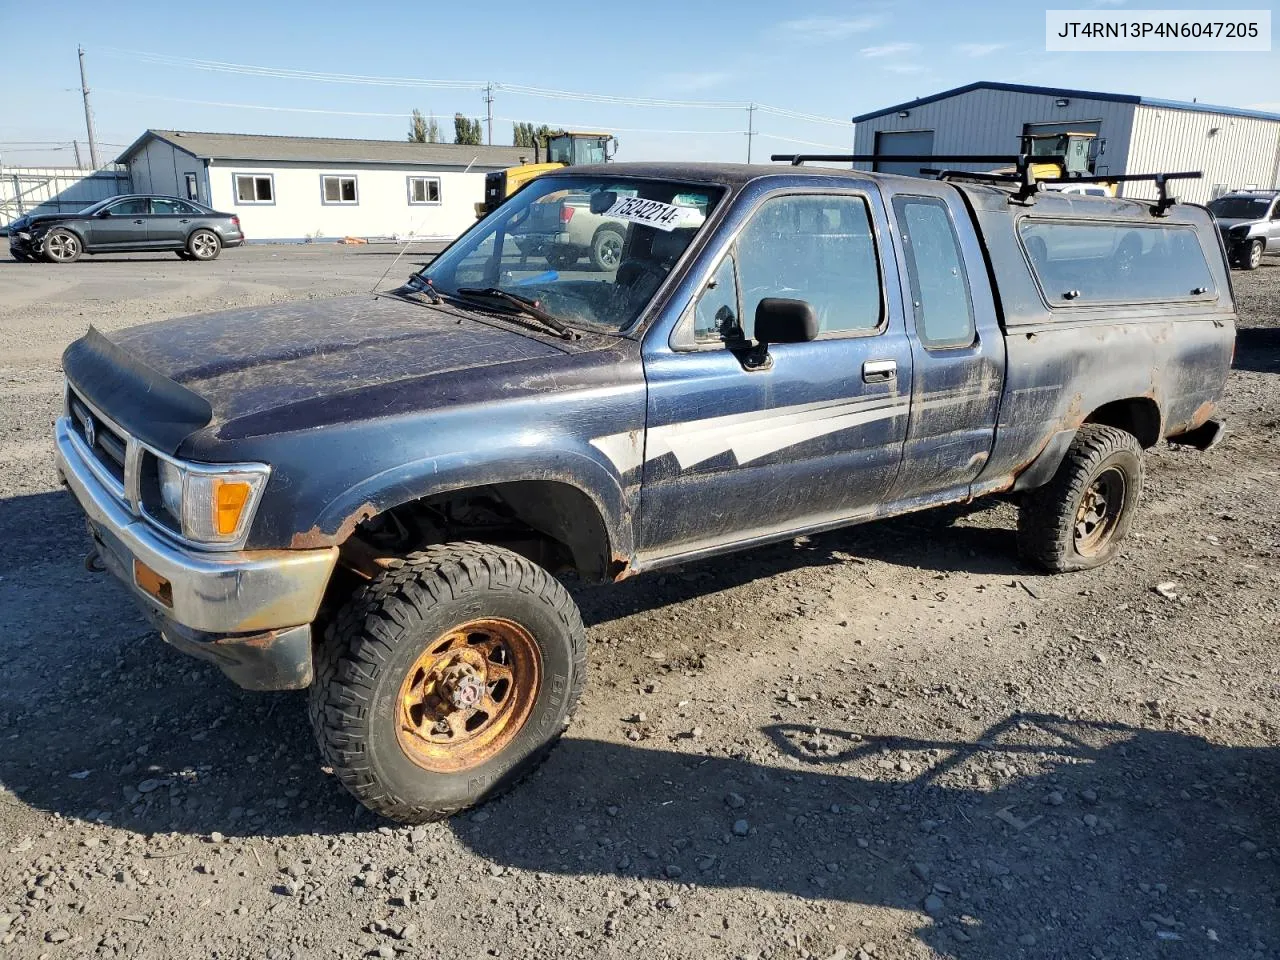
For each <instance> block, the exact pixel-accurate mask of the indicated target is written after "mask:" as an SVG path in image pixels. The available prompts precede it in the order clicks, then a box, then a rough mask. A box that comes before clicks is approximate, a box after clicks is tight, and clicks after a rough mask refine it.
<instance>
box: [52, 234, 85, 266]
mask: <svg viewBox="0 0 1280 960" xmlns="http://www.w3.org/2000/svg"><path fill="white" fill-rule="evenodd" d="M82 253H84V244H82V243H81V242H80V238H79V237H77V236H76V235H75V234H74V233H72V232H71V231H70V230H52V231H50V233H49V235H48V236H47V237H45V238H44V257H45V259H46V260H48V261H50V262H51V263H75V262H76V261H77V260H79V259H80V254H82Z"/></svg>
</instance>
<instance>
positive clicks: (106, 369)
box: [62, 327, 213, 455]
mask: <svg viewBox="0 0 1280 960" xmlns="http://www.w3.org/2000/svg"><path fill="white" fill-rule="evenodd" d="M62 369H63V371H64V372H65V373H66V375H67V379H68V380H70V381H71V383H72V385H73V386H74V387H75V389H76V391H77V392H78V393H80V394H81V395H82V396H83V397H84V398H85V399H86V400H88V401H89V402H90V403H92V404H93V405H94V406H95V407H97V408H98V409H99V410H102V411H103V412H106V413H109V414H110V416H111V419H113V420H115V421H116V422H117V423H119V424H120V426H121V427H123V428H124V429H125V430H127V431H128V432H129V433H130V434H132V435H133V436H135V437H137V438H138V439H139V440H141V441H142V442H143V443H146V444H148V445H149V446H152V447H155V448H156V449H157V450H160V451H161V452H163V453H167V454H171V455H172V454H176V453H177V452H178V447H179V446H180V445H181V444H182V441H183V440H185V439H186V438H187V437H189V436H190V435H191V434H192V433H194V432H195V431H196V430H199V429H200V428H202V427H204V426H207V425H208V423H209V422H210V421H211V420H212V419H213V407H211V406H210V405H209V401H208V400H206V399H204V398H203V397H201V396H200V395H199V394H197V393H193V392H192V391H190V390H188V389H187V388H186V387H184V386H183V385H182V384H180V383H178V382H176V381H175V380H171V379H170V378H169V377H166V376H165V375H164V374H162V373H160V372H159V371H158V370H155V369H153V368H152V367H149V366H147V365H146V364H145V363H142V362H141V361H140V360H138V358H137V357H135V356H133V355H132V354H130V353H128V352H126V351H124V350H122V349H120V347H118V346H116V345H115V344H114V343H112V342H111V341H110V340H108V339H107V338H106V337H104V336H103V335H102V334H101V333H99V332H98V331H97V330H96V329H95V328H94V327H90V328H89V332H88V333H86V334H85V335H84V336H83V337H81V338H80V339H79V340H77V341H75V342H74V343H73V344H71V346H69V347H67V349H66V350H65V351H64V352H63V354H62Z"/></svg>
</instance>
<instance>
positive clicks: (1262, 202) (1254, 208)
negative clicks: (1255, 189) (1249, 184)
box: [1209, 197, 1271, 220]
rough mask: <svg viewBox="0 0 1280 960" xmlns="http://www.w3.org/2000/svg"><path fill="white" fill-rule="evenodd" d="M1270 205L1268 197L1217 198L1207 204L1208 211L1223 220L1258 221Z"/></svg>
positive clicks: (1265, 213)
mask: <svg viewBox="0 0 1280 960" xmlns="http://www.w3.org/2000/svg"><path fill="white" fill-rule="evenodd" d="M1270 204H1271V198H1270V197H1219V198H1218V199H1217V200H1214V201H1213V202H1212V203H1210V204H1209V211H1210V212H1211V213H1212V214H1213V215H1214V216H1215V217H1219V218H1221V219H1223V220H1259V219H1261V218H1262V217H1265V216H1266V215H1267V207H1268V206H1270Z"/></svg>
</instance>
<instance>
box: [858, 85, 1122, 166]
mask: <svg viewBox="0 0 1280 960" xmlns="http://www.w3.org/2000/svg"><path fill="white" fill-rule="evenodd" d="M1056 100H1057V97H1053V96H1049V95H1046V94H1039V93H1014V92H1012V91H1007V90H973V91H970V92H969V93H962V94H960V95H959V96H956V97H950V98H948V99H946V100H938V101H935V102H934V103H927V104H925V105H924V106H922V107H912V108H909V109H910V116H907V117H899V116H898V115H897V114H896V113H891V114H889V115H888V116H885V117H876V118H875V119H873V120H866V121H864V122H862V123H859V124H858V125H857V127H855V129H854V152H855V153H872V152H874V148H875V135H876V133H877V132H879V131H881V130H890V131H896V130H933V131H934V138H933V152H934V153H1001V154H1016V153H1017V152H1018V146H1019V137H1021V136H1022V127H1023V124H1027V123H1064V122H1068V121H1072V120H1100V121H1101V123H1102V126H1101V128H1100V130H1101V132H1100V136H1102V137H1104V138H1105V139H1106V141H1107V144H1106V152H1105V153H1104V154H1103V156H1102V157H1101V158H1100V160H1099V161H1098V166H1099V172H1102V173H1119V172H1121V171H1123V170H1124V167H1125V160H1126V158H1127V156H1128V154H1129V132H1130V130H1131V128H1132V126H1133V112H1134V105H1133V104H1131V103H1117V102H1115V101H1111V100H1076V99H1074V98H1072V99H1071V102H1070V103H1069V104H1068V105H1067V106H1065V107H1059V106H1058V105H1057V103H1056ZM860 166H862V167H864V168H866V169H870V165H869V164H860ZM954 166H956V167H961V168H962V169H965V168H966V167H964V165H961V164H955V165H954ZM1104 168H1105V169H1104ZM967 169H984V168H983V167H981V166H974V165H973V164H969V165H968V166H967ZM986 169H989V165H988V167H986Z"/></svg>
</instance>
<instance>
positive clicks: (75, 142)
mask: <svg viewBox="0 0 1280 960" xmlns="http://www.w3.org/2000/svg"><path fill="white" fill-rule="evenodd" d="M71 147H72V149H74V150H75V152H76V169H77V170H83V169H84V161H83V160H81V159H80V141H79V140H72V141H71Z"/></svg>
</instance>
